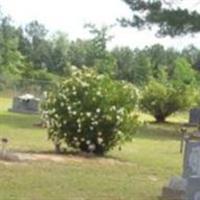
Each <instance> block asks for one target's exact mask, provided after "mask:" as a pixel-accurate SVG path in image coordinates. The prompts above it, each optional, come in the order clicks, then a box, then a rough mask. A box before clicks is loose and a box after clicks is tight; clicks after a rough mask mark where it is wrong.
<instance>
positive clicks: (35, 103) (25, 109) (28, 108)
mask: <svg viewBox="0 0 200 200" xmlns="http://www.w3.org/2000/svg"><path fill="white" fill-rule="evenodd" d="M39 103H40V99H39V98H36V97H34V96H33V95H31V94H25V95H22V96H18V97H14V98H13V105H12V108H11V109H9V111H11V112H18V113H29V114H35V113H38V112H39Z"/></svg>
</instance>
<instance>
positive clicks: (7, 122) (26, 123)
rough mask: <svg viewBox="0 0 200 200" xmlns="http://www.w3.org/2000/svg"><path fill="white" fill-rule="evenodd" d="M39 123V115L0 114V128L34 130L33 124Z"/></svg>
mask: <svg viewBox="0 0 200 200" xmlns="http://www.w3.org/2000/svg"><path fill="white" fill-rule="evenodd" d="M38 121H39V115H27V114H18V113H12V112H4V113H0V126H1V125H4V126H8V127H11V128H24V129H30V128H31V129H35V128H36V127H34V126H33V124H34V123H36V122H38Z"/></svg>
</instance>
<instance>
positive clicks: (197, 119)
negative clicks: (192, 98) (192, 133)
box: [189, 108, 200, 125]
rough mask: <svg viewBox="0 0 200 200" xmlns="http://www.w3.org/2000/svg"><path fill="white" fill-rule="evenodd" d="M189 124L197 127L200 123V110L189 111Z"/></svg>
mask: <svg viewBox="0 0 200 200" xmlns="http://www.w3.org/2000/svg"><path fill="white" fill-rule="evenodd" d="M189 123H190V124H192V125H198V124H199V123H200V108H193V109H191V110H190V117H189Z"/></svg>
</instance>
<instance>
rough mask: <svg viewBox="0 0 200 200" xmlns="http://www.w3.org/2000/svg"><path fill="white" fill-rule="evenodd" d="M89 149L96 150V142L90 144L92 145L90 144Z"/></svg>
mask: <svg viewBox="0 0 200 200" xmlns="http://www.w3.org/2000/svg"><path fill="white" fill-rule="evenodd" d="M88 149H89V150H90V151H94V150H95V149H96V146H95V144H90V145H89V146H88Z"/></svg>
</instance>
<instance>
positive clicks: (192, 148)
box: [183, 140, 200, 178]
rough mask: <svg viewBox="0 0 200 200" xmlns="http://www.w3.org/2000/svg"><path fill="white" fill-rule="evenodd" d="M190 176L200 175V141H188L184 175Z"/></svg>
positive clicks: (185, 176)
mask: <svg viewBox="0 0 200 200" xmlns="http://www.w3.org/2000/svg"><path fill="white" fill-rule="evenodd" d="M190 176H199V177H200V141H193V140H191V141H190V140H189V141H187V143H186V147H185V155H184V165H183V177H184V178H188V177H190Z"/></svg>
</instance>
